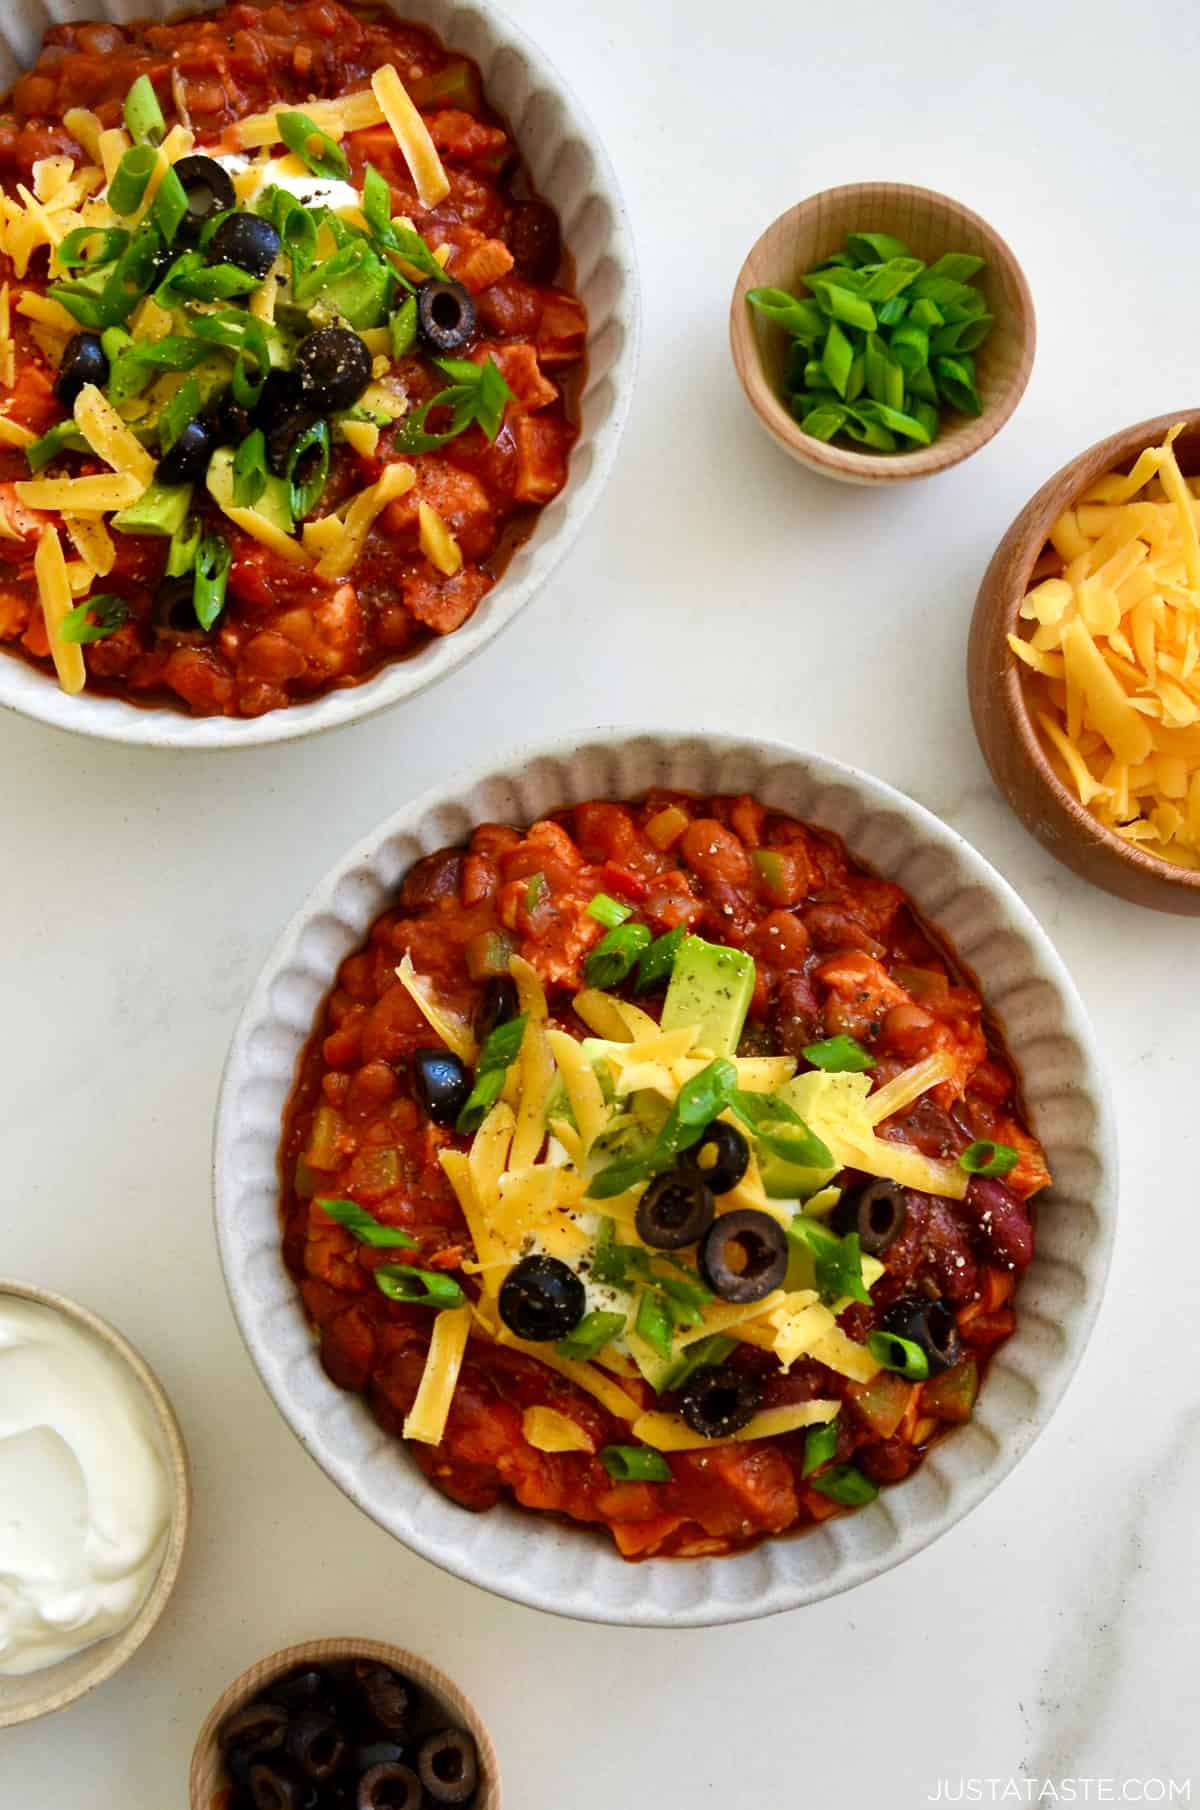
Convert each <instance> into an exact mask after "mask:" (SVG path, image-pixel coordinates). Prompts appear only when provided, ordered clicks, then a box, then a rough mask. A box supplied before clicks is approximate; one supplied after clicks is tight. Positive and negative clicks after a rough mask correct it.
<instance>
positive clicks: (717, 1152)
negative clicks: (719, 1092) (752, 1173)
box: [680, 1119, 750, 1194]
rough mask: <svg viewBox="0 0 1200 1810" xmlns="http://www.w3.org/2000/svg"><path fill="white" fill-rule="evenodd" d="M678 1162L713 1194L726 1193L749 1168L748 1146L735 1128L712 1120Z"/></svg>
mask: <svg viewBox="0 0 1200 1810" xmlns="http://www.w3.org/2000/svg"><path fill="white" fill-rule="evenodd" d="M680 1160H681V1162H683V1163H685V1164H686V1166H687V1167H688V1168H689V1169H694V1170H695V1171H696V1173H697V1174H698V1175H699V1176H700V1179H701V1180H702V1181H703V1182H705V1183H706V1184H707V1186H708V1187H709V1189H710V1190H711V1192H712V1193H713V1194H728V1192H729V1190H730V1189H731V1188H736V1187H737V1185H738V1183H739V1182H740V1181H741V1179H742V1177H743V1175H745V1173H746V1170H747V1169H748V1168H749V1166H750V1146H749V1144H748V1143H747V1142H746V1140H745V1138H744V1137H743V1136H742V1134H741V1132H740V1131H739V1130H738V1128H737V1126H736V1125H727V1124H726V1123H725V1121H724V1119H714V1120H713V1122H712V1124H711V1125H709V1126H708V1128H707V1129H706V1131H705V1133H704V1136H703V1137H702V1138H701V1139H700V1140H699V1142H698V1143H695V1144H693V1145H692V1147H691V1149H690V1150H685V1151H684V1153H683V1156H682V1157H681V1159H680Z"/></svg>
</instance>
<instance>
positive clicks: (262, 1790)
mask: <svg viewBox="0 0 1200 1810" xmlns="http://www.w3.org/2000/svg"><path fill="white" fill-rule="evenodd" d="M249 1784H250V1801H251V1802H252V1804H253V1805H254V1810H308V1800H309V1796H310V1793H309V1791H308V1790H307V1789H306V1787H305V1786H304V1785H303V1784H302V1783H301V1781H300V1780H299V1779H298V1778H297V1777H296V1775H295V1773H294V1772H292V1770H291V1768H290V1767H287V1766H284V1765H283V1764H281V1763H280V1762H278V1761H276V1760H255V1761H254V1763H253V1765H252V1766H251V1767H250V1772H249Z"/></svg>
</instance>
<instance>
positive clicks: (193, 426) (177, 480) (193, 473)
mask: <svg viewBox="0 0 1200 1810" xmlns="http://www.w3.org/2000/svg"><path fill="white" fill-rule="evenodd" d="M216 450H217V431H216V428H215V427H214V425H213V423H212V420H211V419H210V418H209V417H208V416H206V415H196V416H195V417H194V418H193V419H192V420H191V421H188V422H185V423H184V426H183V427H182V429H181V430H180V433H179V437H178V439H176V440H173V441H172V442H171V444H170V446H169V447H168V448H167V450H166V452H165V453H164V454H163V456H162V458H161V459H160V460H159V461H158V469H157V471H156V472H155V474H154V476H155V478H156V479H157V481H158V482H159V483H160V484H191V483H194V482H195V480H196V479H197V478H202V477H203V476H204V474H205V472H206V471H207V470H208V461H209V460H210V459H211V458H212V456H213V454H214V453H215V452H216Z"/></svg>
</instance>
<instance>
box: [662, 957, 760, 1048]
mask: <svg viewBox="0 0 1200 1810" xmlns="http://www.w3.org/2000/svg"><path fill="white" fill-rule="evenodd" d="M753 992H754V958H753V957H752V956H749V955H747V954H746V952H745V950H744V949H726V948H725V947H724V946H723V945H722V944H720V943H706V942H705V941H704V939H703V938H702V937H698V936H689V937H685V938H684V940H683V942H682V943H681V944H680V946H679V953H678V955H677V956H676V957H675V966H674V968H673V969H672V970H671V980H670V984H669V986H668V987H667V997H666V999H665V1000H664V1001H663V1011H662V1028H663V1030H664V1031H680V1030H683V1029H684V1027H685V1026H686V1025H691V1024H694V1025H698V1026H699V1027H700V1029H699V1034H698V1042H699V1044H700V1047H701V1048H702V1049H706V1050H711V1051H712V1054H713V1055H714V1056H732V1055H733V1054H734V1052H735V1051H736V1049H737V1046H738V1043H739V1042H740V1040H741V1035H742V1027H743V1025H744V1024H745V1022H746V1013H747V1012H748V1011H749V1009H750V999H751V995H752V994H753Z"/></svg>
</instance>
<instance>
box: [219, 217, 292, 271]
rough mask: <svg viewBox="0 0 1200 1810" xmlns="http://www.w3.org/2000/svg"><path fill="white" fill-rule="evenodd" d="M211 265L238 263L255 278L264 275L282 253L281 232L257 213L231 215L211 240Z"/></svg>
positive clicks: (239, 267) (223, 221)
mask: <svg viewBox="0 0 1200 1810" xmlns="http://www.w3.org/2000/svg"><path fill="white" fill-rule="evenodd" d="M206 256H207V258H208V261H209V263H210V264H235V265H236V266H237V268H238V269H239V270H244V271H247V272H248V273H249V275H250V276H252V277H265V276H266V274H267V272H268V270H270V268H271V266H272V264H273V263H274V262H275V260H276V258H277V257H278V256H279V234H278V233H277V232H276V231H275V228H274V227H273V226H272V225H271V222H270V221H269V220H264V219H262V218H261V216H260V215H258V214H243V213H238V214H229V215H227V216H226V218H225V219H224V220H222V222H221V224H220V226H218V228H217V230H216V232H215V233H214V234H213V236H212V238H211V239H210V240H209V242H208V250H207V253H206Z"/></svg>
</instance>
